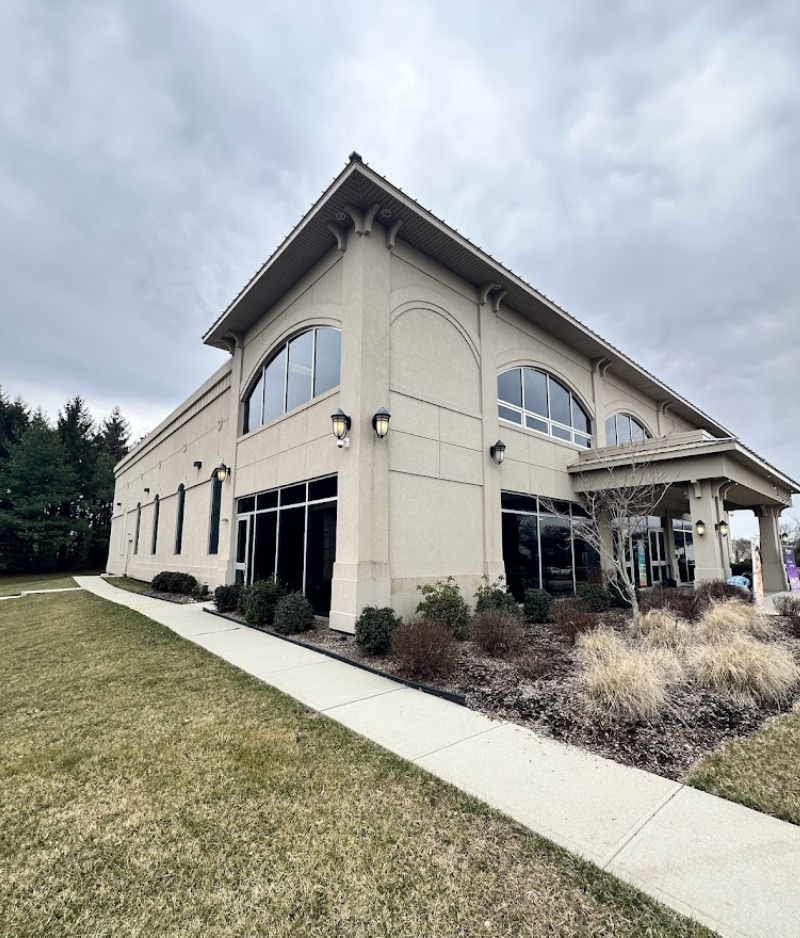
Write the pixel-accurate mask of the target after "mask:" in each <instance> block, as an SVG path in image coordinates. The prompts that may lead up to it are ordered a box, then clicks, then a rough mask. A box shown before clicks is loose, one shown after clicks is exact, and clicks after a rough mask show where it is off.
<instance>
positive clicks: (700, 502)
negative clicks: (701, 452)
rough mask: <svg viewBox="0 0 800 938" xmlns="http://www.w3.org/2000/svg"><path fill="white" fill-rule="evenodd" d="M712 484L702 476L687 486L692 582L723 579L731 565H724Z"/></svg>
mask: <svg viewBox="0 0 800 938" xmlns="http://www.w3.org/2000/svg"><path fill="white" fill-rule="evenodd" d="M714 488H715V487H714V483H713V482H712V481H711V480H710V479H702V480H701V481H699V482H692V483H690V485H689V506H690V508H691V515H692V525H693V527H694V560H695V569H694V576H695V582H696V583H700V582H702V581H703V580H725V579H727V578H728V576H730V567H728V568H727V570H726V568H725V565H724V561H723V557H722V549H721V545H720V535H719V532H718V531H717V530H716V524H717V522H718V521H719V518H718V517H717V499H716V493H715V491H714ZM698 522H702V526H703V527H704V531H703V533H702V534H701V533H700V531H698Z"/></svg>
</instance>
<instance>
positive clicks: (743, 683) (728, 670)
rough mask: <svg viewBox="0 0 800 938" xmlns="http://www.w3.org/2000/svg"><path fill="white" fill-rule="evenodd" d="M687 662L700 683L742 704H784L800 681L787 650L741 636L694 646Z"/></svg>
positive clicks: (798, 673)
mask: <svg viewBox="0 0 800 938" xmlns="http://www.w3.org/2000/svg"><path fill="white" fill-rule="evenodd" d="M689 662H690V665H691V668H692V670H693V672H694V674H695V676H696V677H697V680H698V681H699V682H700V683H701V684H704V685H705V686H706V687H710V688H711V689H712V690H715V691H716V692H717V693H719V694H723V695H725V696H726V697H731V698H733V699H734V700H738V701H740V702H741V703H745V704H753V703H756V702H758V701H764V702H767V703H783V702H785V701H786V700H788V699H789V697H790V694H791V691H792V689H793V688H794V687H795V685H796V684H797V683H798V681H800V668H799V667H798V666H797V662H796V661H795V660H794V657H793V656H792V654H791V653H790V652H789V651H787V650H786V649H785V648H780V647H778V646H777V645H765V644H763V643H761V642H758V641H755V640H754V639H753V638H751V637H750V636H748V635H745V634H742V633H738V634H736V633H734V634H732V635H729V636H728V638H727V639H726V640H723V641H716V642H714V643H711V644H701V645H697V646H696V647H694V648H693V649H691V651H690V654H689Z"/></svg>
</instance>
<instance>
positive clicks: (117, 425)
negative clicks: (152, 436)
mask: <svg viewBox="0 0 800 938" xmlns="http://www.w3.org/2000/svg"><path fill="white" fill-rule="evenodd" d="M100 437H101V439H102V445H103V452H105V453H107V454H108V455H109V456H110V457H111V460H112V465H113V466H116V464H117V463H118V462H119V461H120V460H121V459H122V458H123V457H124V456H126V455H127V454H128V451H129V450H130V438H131V427H130V424H129V423H128V421H127V420H126V419H125V418H124V417H123V416H122V412H121V411H120V409H119V407H115V408H114V409H113V410H112V411H111V414H110V416H108V417H106V419H105V420H104V421H103V424H102V426H101V427H100Z"/></svg>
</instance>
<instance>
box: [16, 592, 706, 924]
mask: <svg viewBox="0 0 800 938" xmlns="http://www.w3.org/2000/svg"><path fill="white" fill-rule="evenodd" d="M0 635H2V640H3V654H2V655H0V752H2V759H0V805H2V819H3V820H2V826H0V935H2V936H8V938H11V936H14V938H33V936H42V938H44V936H47V938H55V936H58V938H65V936H67V938H68V936H81V938H86V936H92V938H100V936H104V938H105V936H114V938H125V936H142V938H144V936H146V938H159V936H167V935H169V936H174V938H178V936H180V938H193V936H197V938H199V936H203V938H206V936H211V938H219V936H230V938H233V936H236V938H246V936H256V935H259V936H270V938H272V936H276V938H277V936H292V938H306V936H309V938H310V936H315V938H323V936H324V938H329V936H338V935H341V936H346V938H359V936H364V938H376V936H397V938H401V936H402V938H411V936H436V938H451V936H452V938H455V936H460V938H472V936H483V935H486V936H490V938H498V936H508V938H511V936H518V935H526V936H527V935H541V936H567V935H569V936H577V935H581V936H587V938H588V936H609V938H610V936H615V938H619V936H659V938H663V936H667V938H671V936H678V935H681V936H687V935H688V936H701V935H702V936H708V935H710V933H709V932H708V931H707V930H706V929H704V928H701V927H700V926H698V925H696V924H694V923H691V922H689V921H688V920H686V919H683V918H681V917H680V916H678V915H674V914H672V913H671V912H668V911H667V910H665V909H664V908H662V907H660V906H659V905H657V904H656V903H655V902H653V901H651V900H650V899H648V898H647V897H645V896H644V895H643V894H641V893H639V892H637V891H636V890H634V889H632V888H631V887H629V886H626V885H624V884H622V883H620V882H618V881H617V880H615V879H613V878H612V877H610V876H608V875H606V874H604V873H602V872H600V871H599V870H598V869H597V868H595V867H593V866H591V865H589V864H587V863H584V862H582V861H580V860H577V859H575V858H573V857H571V856H569V855H568V854H566V853H565V852H563V851H562V850H560V849H557V848H555V847H553V846H551V845H549V844H548V843H546V842H545V841H542V840H540V839H538V838H537V837H535V836H533V835H531V834H529V833H527V832H526V831H524V830H523V829H522V828H520V827H518V826H517V825H516V824H514V823H513V822H512V821H510V820H508V819H506V818H504V817H502V816H501V815H499V814H497V813H495V812H493V811H491V810H490V809H488V808H486V807H484V806H483V805H481V804H479V803H478V802H477V801H475V800H473V799H472V798H470V797H468V796H467V795H464V794H462V793H460V792H458V791H457V790H455V789H453V788H451V787H450V786H448V785H446V784H444V783H442V782H440V781H438V780H436V779H434V778H432V777H430V776H428V775H426V774H425V773H424V772H423V771H421V770H420V769H417V768H416V767H414V766H412V765H410V764H408V763H405V762H403V761H402V760H400V759H398V758H396V757H394V756H393V755H391V754H389V753H386V752H384V751H383V750H381V749H379V748H378V747H376V746H375V745H373V744H372V743H369V742H368V741H366V740H364V739H362V738H360V737H358V736H356V735H354V734H352V733H350V732H349V731H347V730H345V729H344V728H343V727H340V726H338V725H337V724H335V723H333V722H331V721H329V720H326V719H324V718H322V717H319V716H316V715H314V714H312V713H310V712H308V711H306V710H304V709H303V708H302V707H301V706H300V705H298V704H296V703H295V702H294V701H292V700H291V699H289V698H287V697H285V696H283V695H282V694H279V693H278V692H277V691H274V690H272V689H271V688H269V687H267V686H266V685H264V684H262V683H260V682H259V681H258V680H256V679H255V678H252V677H249V676H248V675H245V674H243V673H242V672H239V671H237V670H236V669H235V668H233V667H231V666H230V665H228V664H226V663H225V662H223V661H221V660H219V659H217V658H215V657H213V656H212V655H210V654H209V653H207V652H205V651H204V650H202V649H201V648H198V647H196V646H194V645H192V644H190V643H189V642H187V641H184V640H182V639H179V638H177V637H176V636H175V635H173V634H172V633H171V632H169V631H168V630H167V629H165V628H163V627H162V626H160V625H158V624H156V623H155V622H153V621H151V620H149V619H147V618H144V617H142V616H140V615H139V614H137V613H135V612H133V611H131V610H128V609H124V608H122V607H120V606H116V605H113V604H112V603H109V602H106V601H105V600H102V599H100V598H98V597H96V596H94V595H92V594H89V593H63V594H60V595H54V596H32V597H27V598H25V599H22V600H20V601H19V602H15V603H5V604H0ZM575 807H576V810H579V809H580V806H579V805H576V806H575Z"/></svg>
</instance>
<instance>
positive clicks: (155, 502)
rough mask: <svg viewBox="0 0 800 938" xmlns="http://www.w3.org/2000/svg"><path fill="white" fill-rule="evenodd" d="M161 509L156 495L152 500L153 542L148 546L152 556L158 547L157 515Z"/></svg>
mask: <svg viewBox="0 0 800 938" xmlns="http://www.w3.org/2000/svg"><path fill="white" fill-rule="evenodd" d="M160 508H161V500H160V499H159V497H158V495H156V497H155V498H154V499H153V541H152V543H151V544H150V553H151V554H154V553H155V552H156V549H157V547H158V514H159V510H160Z"/></svg>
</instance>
